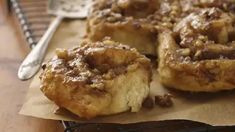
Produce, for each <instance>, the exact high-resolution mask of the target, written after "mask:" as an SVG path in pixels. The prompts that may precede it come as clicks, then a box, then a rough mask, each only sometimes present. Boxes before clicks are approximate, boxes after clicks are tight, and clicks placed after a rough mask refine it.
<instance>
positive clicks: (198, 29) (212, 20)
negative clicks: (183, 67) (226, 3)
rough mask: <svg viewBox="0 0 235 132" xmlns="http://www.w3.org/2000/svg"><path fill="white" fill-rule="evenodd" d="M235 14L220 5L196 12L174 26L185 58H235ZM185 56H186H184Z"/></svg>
mask: <svg viewBox="0 0 235 132" xmlns="http://www.w3.org/2000/svg"><path fill="white" fill-rule="evenodd" d="M234 26H235V15H234V14H233V13H232V12H226V11H224V10H222V9H220V8H216V7H212V8H204V9H200V10H197V11H194V12H192V13H190V14H189V15H187V16H186V17H185V18H183V19H182V20H181V21H180V22H178V23H177V24H176V26H175V27H174V29H173V31H174V35H175V39H176V40H177V43H178V44H179V46H180V47H181V49H179V50H178V53H179V56H181V59H182V58H183V59H185V58H186V59H187V60H189V61H198V60H208V59H209V60H210V59H235V41H234V40H235V27H234ZM182 56H183V57H182Z"/></svg>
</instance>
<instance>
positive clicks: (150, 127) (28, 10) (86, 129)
mask: <svg viewBox="0 0 235 132" xmlns="http://www.w3.org/2000/svg"><path fill="white" fill-rule="evenodd" d="M8 4H9V8H10V9H9V10H10V11H11V12H12V14H14V17H15V18H16V19H17V23H19V25H20V27H21V30H22V32H23V34H24V37H25V39H26V40H27V42H28V44H29V47H30V48H33V47H34V46H35V45H36V44H37V42H38V41H39V39H40V38H41V37H42V35H43V34H44V32H45V31H46V29H47V27H48V25H49V23H50V20H51V16H49V15H48V14H47V13H46V4H47V0H8ZM61 123H62V125H63V126H64V131H65V132H235V126H231V127H224V126H218V127H213V126H210V125H207V124H203V123H199V122H192V121H186V120H177V121H176V120H175V121H174V120H171V121H158V122H143V123H134V124H99V123H93V124H92V123H89V124H87V123H85V124H81V123H75V122H67V121H61Z"/></svg>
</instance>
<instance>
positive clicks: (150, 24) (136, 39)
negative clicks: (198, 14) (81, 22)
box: [87, 0, 181, 56]
mask: <svg viewBox="0 0 235 132" xmlns="http://www.w3.org/2000/svg"><path fill="white" fill-rule="evenodd" d="M93 7H94V8H93V11H92V12H91V14H90V15H89V17H88V22H87V35H88V38H89V39H90V40H92V41H99V40H102V39H103V38H104V37H106V36H109V37H111V38H112V39H113V40H115V41H118V42H121V43H123V44H126V45H129V46H131V47H134V48H136V49H137V50H138V51H139V52H141V53H143V54H147V55H153V56H156V52H155V51H156V50H155V49H156V45H157V44H156V40H157V39H156V38H157V37H156V36H157V30H158V27H159V26H161V27H167V28H172V26H173V25H172V23H173V22H174V21H176V19H177V18H178V17H177V16H178V15H179V14H180V11H181V9H180V5H179V2H178V0H164V1H161V0H96V1H95V4H94V6H93Z"/></svg>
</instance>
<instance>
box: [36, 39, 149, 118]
mask: <svg viewBox="0 0 235 132" xmlns="http://www.w3.org/2000/svg"><path fill="white" fill-rule="evenodd" d="M150 77H151V65H150V60H149V59H147V58H146V57H144V56H143V55H141V54H140V53H138V52H137V51H136V50H135V49H133V48H130V47H129V46H126V45H122V44H120V43H117V42H114V41H111V40H109V39H105V40H104V41H102V42H96V43H91V42H83V43H82V44H81V46H79V47H77V48H74V49H70V50H65V49H60V50H56V56H55V57H54V58H53V59H52V60H50V61H49V62H48V63H47V64H46V65H43V72H42V74H41V76H40V79H41V90H42V92H43V93H44V94H45V95H46V96H47V97H48V98H49V99H50V100H52V101H53V102H55V103H56V104H57V105H58V106H59V107H63V108H66V109H68V110H69V111H71V112H73V113H74V114H77V115H78V116H80V117H83V118H87V119H89V118H93V117H96V116H100V115H110V114H116V113H120V112H125V111H128V110H130V111H131V112H137V111H139V109H140V108H141V105H142V102H143V100H144V99H145V98H146V97H147V96H148V94H149V84H150Z"/></svg>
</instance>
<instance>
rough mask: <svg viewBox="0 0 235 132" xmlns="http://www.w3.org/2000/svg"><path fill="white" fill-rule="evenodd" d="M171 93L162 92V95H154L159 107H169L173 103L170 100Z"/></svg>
mask: <svg viewBox="0 0 235 132" xmlns="http://www.w3.org/2000/svg"><path fill="white" fill-rule="evenodd" d="M171 97H172V95H171V94H164V95H163V96H160V95H158V96H155V104H156V105H159V106H161V107H171V106H172V105H173V101H172V100H171Z"/></svg>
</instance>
